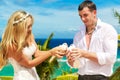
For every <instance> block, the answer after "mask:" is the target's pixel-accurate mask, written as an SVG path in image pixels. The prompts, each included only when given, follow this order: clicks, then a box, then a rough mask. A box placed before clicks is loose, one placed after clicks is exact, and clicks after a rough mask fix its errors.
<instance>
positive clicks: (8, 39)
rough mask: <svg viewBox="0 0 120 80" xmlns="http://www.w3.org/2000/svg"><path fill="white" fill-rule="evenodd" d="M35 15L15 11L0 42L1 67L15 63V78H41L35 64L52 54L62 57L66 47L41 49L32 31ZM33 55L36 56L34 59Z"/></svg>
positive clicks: (30, 79)
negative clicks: (8, 63)
mask: <svg viewBox="0 0 120 80" xmlns="http://www.w3.org/2000/svg"><path fill="white" fill-rule="evenodd" d="M32 24H33V17H32V15H30V14H29V13H27V12H25V11H16V12H14V13H13V14H12V15H11V17H10V19H9V20H8V23H7V26H6V29H5V32H4V34H3V36H2V40H1V43H0V68H2V67H3V66H4V65H5V64H7V60H8V61H9V62H10V63H11V64H12V65H13V68H14V77H13V80H40V79H39V77H38V74H37V72H36V69H35V66H37V65H38V64H40V63H42V62H43V61H45V60H46V59H47V58H49V57H50V56H53V55H54V56H57V57H58V58H61V57H62V56H63V55H64V54H63V53H64V51H66V50H65V49H63V48H62V47H59V46H58V47H55V48H53V49H51V50H48V51H40V50H39V49H38V47H37V44H36V42H35V40H34V35H33V33H32ZM32 56H34V57H35V58H34V59H32Z"/></svg>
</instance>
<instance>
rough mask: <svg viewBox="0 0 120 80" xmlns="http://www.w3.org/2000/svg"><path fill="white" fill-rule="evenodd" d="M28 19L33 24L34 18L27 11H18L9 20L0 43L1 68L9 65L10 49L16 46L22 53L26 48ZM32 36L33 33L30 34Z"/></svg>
mask: <svg viewBox="0 0 120 80" xmlns="http://www.w3.org/2000/svg"><path fill="white" fill-rule="evenodd" d="M28 17H30V18H31V19H32V24H33V17H32V16H31V15H30V14H28V13H26V12H25V11H16V12H14V13H13V14H12V15H11V17H10V18H9V20H8V23H7V26H6V29H5V32H4V34H3V36H2V40H1V43H0V68H2V67H3V66H4V65H5V64H6V63H7V59H8V51H9V48H13V45H14V46H15V48H16V50H17V51H20V50H21V49H22V48H23V47H24V46H25V44H26V43H25V42H26V41H25V40H26V35H25V34H26V28H27V26H26V20H27V18H28ZM31 35H32V33H30V34H29V36H31Z"/></svg>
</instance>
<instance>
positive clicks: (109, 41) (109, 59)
mask: <svg viewBox="0 0 120 80" xmlns="http://www.w3.org/2000/svg"><path fill="white" fill-rule="evenodd" d="M117 40H118V38H117V33H116V31H115V30H114V29H109V32H106V33H105V36H104V40H103V49H104V52H96V54H97V57H98V62H99V64H100V65H104V64H114V62H115V61H116V57H117V43H118V42H117Z"/></svg>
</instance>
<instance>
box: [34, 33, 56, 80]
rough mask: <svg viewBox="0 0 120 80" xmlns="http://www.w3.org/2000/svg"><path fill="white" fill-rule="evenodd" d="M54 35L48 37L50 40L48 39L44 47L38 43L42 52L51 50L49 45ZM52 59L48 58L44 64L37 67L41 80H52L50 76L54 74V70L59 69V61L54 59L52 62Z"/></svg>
mask: <svg viewBox="0 0 120 80" xmlns="http://www.w3.org/2000/svg"><path fill="white" fill-rule="evenodd" d="M53 35H54V34H53V33H51V34H50V36H49V37H48V39H46V41H45V42H44V44H43V45H40V42H39V43H38V47H39V49H40V50H42V51H46V50H49V49H50V47H49V44H50V40H51V39H52V37H53ZM51 58H52V57H50V58H48V59H47V60H45V61H44V62H42V63H41V64H39V65H38V66H36V69H37V73H38V75H39V76H40V78H41V80H50V79H51V77H50V76H51V75H52V74H53V72H54V70H55V69H56V68H58V62H57V59H56V58H54V59H52V61H51V62H50V60H51Z"/></svg>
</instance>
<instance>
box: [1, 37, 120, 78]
mask: <svg viewBox="0 0 120 80" xmlns="http://www.w3.org/2000/svg"><path fill="white" fill-rule="evenodd" d="M35 40H36V42H37V43H39V44H40V45H43V43H44V42H45V40H46V39H35ZM63 43H67V44H68V46H69V45H70V44H72V43H73V39H51V40H50V44H49V47H50V48H53V47H56V46H59V45H61V44H63ZM58 62H59V68H58V69H56V70H55V72H54V74H53V75H52V77H53V78H55V77H57V76H60V75H62V74H63V73H64V72H68V73H69V72H70V73H75V72H77V69H75V68H70V67H69V66H68V65H67V63H66V57H65V56H64V57H63V58H62V59H58ZM119 66H120V48H118V50H117V60H116V62H115V64H114V68H113V71H115V70H116V69H117V68H118V67H119ZM13 75H14V70H13V67H12V65H11V64H7V65H6V66H5V67H3V69H2V70H0V76H13Z"/></svg>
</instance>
